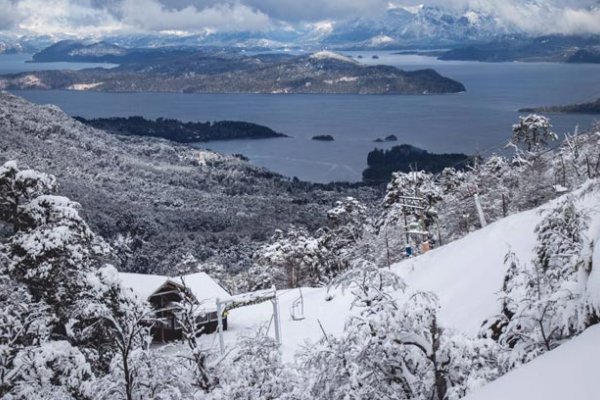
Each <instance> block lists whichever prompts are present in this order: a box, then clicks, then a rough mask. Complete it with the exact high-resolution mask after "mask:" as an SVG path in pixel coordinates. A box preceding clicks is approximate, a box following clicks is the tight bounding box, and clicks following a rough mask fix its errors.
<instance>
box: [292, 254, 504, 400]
mask: <svg viewBox="0 0 600 400" xmlns="http://www.w3.org/2000/svg"><path fill="white" fill-rule="evenodd" d="M338 279H339V280H340V285H341V287H342V288H346V289H349V290H351V291H352V293H353V294H354V296H355V300H354V303H353V305H354V306H355V307H358V309H359V313H358V314H356V315H353V316H352V317H350V318H349V320H348V322H347V324H346V327H345V331H344V334H343V335H342V337H341V338H336V337H333V336H331V335H327V336H325V337H324V338H323V340H321V341H320V342H319V343H318V344H316V345H311V346H310V347H309V348H307V349H306V350H305V352H304V353H303V354H302V355H301V359H302V361H303V369H304V370H311V371H312V374H311V375H310V378H309V379H307V382H308V390H307V394H308V397H310V396H314V397H320V398H327V399H346V398H348V397H347V396H348V394H349V393H351V395H352V398H353V399H372V398H393V399H415V400H417V399H419V400H426V399H436V400H443V399H458V398H460V397H462V396H463V395H464V394H465V393H467V392H468V391H469V390H470V389H472V388H474V387H477V386H480V385H482V384H483V383H485V382H488V381H489V380H491V379H493V378H495V377H496V376H498V373H499V370H498V366H497V359H496V355H497V346H496V344H495V343H494V342H493V341H491V340H487V339H471V338H467V337H465V336H464V335H460V334H458V333H454V332H452V331H450V330H446V329H444V328H442V327H441V325H440V324H439V322H438V317H437V313H438V308H439V306H438V305H437V300H436V298H435V296H433V295H432V294H430V293H422V292H418V293H414V294H412V295H410V296H408V299H402V300H398V299H396V296H397V295H398V294H401V292H398V290H400V291H401V290H402V289H403V288H404V285H403V283H402V282H401V281H400V280H399V278H398V277H397V276H395V274H393V273H392V272H389V271H386V270H380V269H377V268H376V267H374V266H373V265H370V264H366V265H365V264H363V265H360V266H359V267H358V268H356V269H355V270H352V271H349V272H347V273H345V274H343V275H342V276H340V277H339V278H338ZM401 297H404V296H401ZM321 396H322V397H321Z"/></svg>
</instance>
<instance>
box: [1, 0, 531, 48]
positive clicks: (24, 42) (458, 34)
mask: <svg viewBox="0 0 600 400" xmlns="http://www.w3.org/2000/svg"><path fill="white" fill-rule="evenodd" d="M532 6H536V5H532ZM540 7H541V6H540ZM504 35H523V36H526V33H525V32H523V31H522V30H521V29H520V28H518V27H517V26H515V25H514V24H508V23H506V22H503V21H502V20H501V19H500V18H498V17H496V16H494V15H492V14H489V13H486V12H482V11H481V10H478V9H475V8H465V9H462V10H461V11H456V10H455V9H453V8H450V7H448V8H445V7H439V6H426V5H422V6H418V7H401V6H394V5H392V4H390V6H389V7H388V9H387V10H386V11H385V12H383V14H380V15H377V16H370V17H361V18H350V19H345V20H339V21H324V22H319V23H304V24H298V25H296V26H289V25H284V26H281V27H279V28H278V27H272V28H271V29H269V30H266V31H262V32H233V33H231V32H228V33H218V32H217V33H196V34H192V33H190V34H182V33H177V34H176V33H160V34H159V33H149V34H120V35H115V36H105V37H103V38H101V39H102V40H103V41H105V42H106V43H111V44H115V45H118V46H121V47H127V48H155V47H164V46H195V47H196V46H217V47H235V48H243V49H258V50H260V49H282V48H303V49H311V50H320V49H323V48H329V49H338V50H339V49H350V48H361V49H368V48H376V49H382V48H392V49H404V48H410V47H440V46H442V47H446V46H456V45H464V44H468V43H481V42H487V41H491V40H493V39H495V38H498V37H501V36H504ZM60 39H61V38H57V37H49V36H40V37H17V36H14V35H13V36H10V35H4V36H2V35H0V53H1V52H3V51H23V52H32V50H33V51H39V50H42V49H43V48H45V47H47V46H48V45H49V44H51V43H53V42H57V41H59V40H60ZM62 39H79V40H84V41H87V42H97V41H98V40H99V38H98V37H97V36H95V37H93V38H74V37H72V36H65V37H63V38H62Z"/></svg>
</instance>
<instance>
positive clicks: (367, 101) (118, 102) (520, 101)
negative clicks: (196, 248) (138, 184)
mask: <svg viewBox="0 0 600 400" xmlns="http://www.w3.org/2000/svg"><path fill="white" fill-rule="evenodd" d="M351 54H353V55H355V56H356V55H357V54H359V53H351ZM372 54H373V53H364V58H363V59H362V61H363V62H365V63H385V64H391V65H396V66H399V67H402V68H404V69H420V68H429V67H431V68H435V69H436V70H438V71H439V72H440V73H442V74H443V75H446V76H448V77H451V78H453V79H456V80H459V81H461V82H463V83H464V84H465V86H466V87H467V93H461V94H453V95H432V96H360V95H260V94H217V95H215V94H165V93H94V92H67V91H18V92H16V93H17V94H19V95H21V96H23V97H25V98H27V99H29V100H31V101H34V102H36V103H52V104H57V105H58V106H60V107H61V108H63V109H64V110H65V111H66V112H67V113H69V114H71V115H81V116H85V117H107V116H128V115H143V116H146V117H153V118H154V117H171V118H178V119H182V120H191V121H205V120H224V119H228V120H244V121H251V122H256V123H260V124H264V125H267V126H269V127H271V128H273V129H275V130H278V131H280V132H283V133H286V134H288V135H291V136H293V138H289V139H268V140H254V141H252V140H237V141H229V142H212V143H208V144H206V145H202V146H206V147H208V148H211V149H213V150H217V151H221V152H226V153H242V154H244V155H246V156H248V157H250V159H251V161H252V162H253V163H255V164H258V165H262V166H265V167H268V168H270V169H272V170H274V171H277V172H280V173H282V174H285V175H288V176H297V177H299V178H301V179H304V180H310V181H318V182H328V181H333V180H348V181H357V180H360V178H361V172H362V170H363V169H364V168H365V167H366V158H367V154H368V152H369V151H370V150H372V149H373V148H375V147H390V146H391V145H392V144H383V145H382V144H375V143H373V140H375V139H376V138H380V137H385V136H387V135H390V134H394V135H396V136H398V142H397V144H400V143H409V144H413V145H415V146H419V147H422V148H424V149H427V150H430V151H433V152H466V153H474V152H477V151H479V152H480V153H482V154H483V155H488V154H490V153H492V152H501V151H502V147H503V145H504V144H505V143H506V142H507V140H508V138H509V136H510V133H511V126H512V124H513V123H514V122H515V121H516V120H517V118H518V115H519V114H518V113H517V111H516V110H517V109H519V108H521V107H526V106H532V105H553V104H568V103H574V102H581V101H584V100H591V99H592V98H593V97H600V65H589V64H586V65H568V64H554V63H477V62H441V61H437V60H435V59H432V58H429V57H421V56H399V55H393V54H391V53H381V52H379V53H378V55H379V56H380V58H379V60H373V59H371V57H370V56H371V55H372ZM551 119H552V121H553V124H554V127H555V130H556V131H557V132H558V133H560V134H562V133H564V132H568V131H573V129H574V128H575V126H576V125H579V126H580V127H581V128H586V127H589V126H590V125H591V123H592V122H593V120H594V119H595V117H593V116H589V115H552V116H551ZM320 134H330V135H333V136H334V137H335V141H334V142H317V141H313V140H311V137H312V136H314V135H320Z"/></svg>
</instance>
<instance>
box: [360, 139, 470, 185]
mask: <svg viewBox="0 0 600 400" xmlns="http://www.w3.org/2000/svg"><path fill="white" fill-rule="evenodd" d="M472 161H473V156H468V155H466V154H462V153H452V154H434V153H430V152H428V151H427V150H423V149H420V148H418V147H415V146H411V145H409V144H401V145H399V146H394V147H392V148H391V149H389V150H381V149H375V150H373V151H371V152H370V153H369V155H368V156H367V165H368V167H367V169H365V170H364V171H363V181H364V182H367V183H370V184H378V183H385V182H388V181H389V180H390V177H391V176H392V173H393V172H397V171H400V172H409V171H412V170H416V171H427V172H430V173H434V174H435V173H439V172H442V171H443V170H444V168H447V167H454V168H455V169H457V170H464V169H466V168H467V167H468V166H469V165H470V164H471V163H472Z"/></svg>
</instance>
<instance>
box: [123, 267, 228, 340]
mask: <svg viewBox="0 0 600 400" xmlns="http://www.w3.org/2000/svg"><path fill="white" fill-rule="evenodd" d="M119 276H120V278H121V282H122V283H123V286H125V287H128V288H130V289H131V290H133V291H134V292H135V293H137V294H138V295H139V296H140V297H142V298H144V299H146V300H148V302H149V303H150V304H151V305H152V307H153V308H154V309H155V310H156V316H157V317H158V318H159V319H160V322H158V323H156V324H155V325H154V326H153V327H152V334H153V336H154V340H156V341H160V342H166V341H172V340H180V339H182V336H183V335H182V329H181V326H180V325H179V322H178V318H177V315H176V313H177V310H178V306H177V304H176V303H177V302H180V301H181V295H182V294H183V293H184V292H186V293H187V295H189V296H191V297H192V300H193V301H195V302H197V304H198V307H197V314H198V315H197V316H196V322H197V324H198V328H202V333H212V332H214V331H216V330H217V326H218V318H217V299H219V300H220V301H221V302H229V301H231V298H232V297H231V295H230V294H229V293H227V291H226V290H225V289H223V287H221V286H220V285H219V284H218V283H217V282H215V281H214V280H213V279H212V278H211V277H210V276H208V275H207V274H205V273H203V272H199V273H196V274H190V275H185V276H180V277H176V278H175V277H168V276H162V275H143V274H131V273H120V274H119ZM186 289H187V291H186ZM222 318H223V329H224V330H227V314H226V313H224V314H223V316H222Z"/></svg>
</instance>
